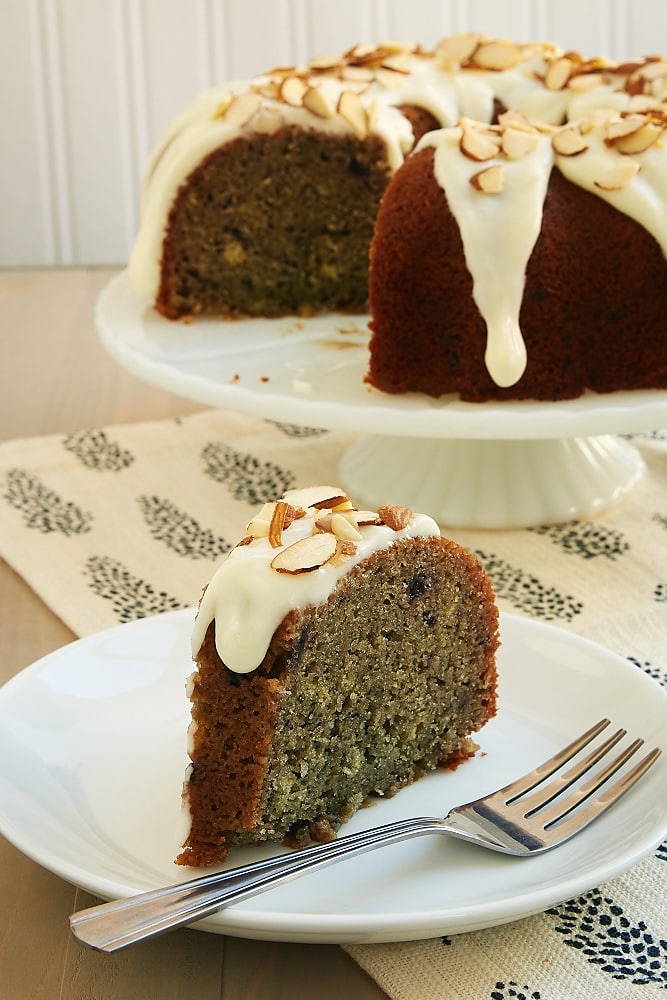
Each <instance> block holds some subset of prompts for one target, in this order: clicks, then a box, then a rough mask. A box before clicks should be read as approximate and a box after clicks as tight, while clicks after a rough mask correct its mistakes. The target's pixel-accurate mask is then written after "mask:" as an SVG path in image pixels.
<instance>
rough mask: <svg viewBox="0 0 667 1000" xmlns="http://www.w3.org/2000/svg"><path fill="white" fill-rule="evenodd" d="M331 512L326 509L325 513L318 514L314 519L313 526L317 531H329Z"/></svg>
mask: <svg viewBox="0 0 667 1000" xmlns="http://www.w3.org/2000/svg"><path fill="white" fill-rule="evenodd" d="M332 517H333V514H331V513H330V512H329V511H327V513H326V514H320V516H319V517H318V518H317V520H316V521H315V527H316V528H317V530H318V531H331V530H332V529H331V518H332Z"/></svg>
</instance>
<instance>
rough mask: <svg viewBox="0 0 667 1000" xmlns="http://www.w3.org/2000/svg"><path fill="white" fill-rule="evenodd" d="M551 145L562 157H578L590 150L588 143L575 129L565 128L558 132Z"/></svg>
mask: <svg viewBox="0 0 667 1000" xmlns="http://www.w3.org/2000/svg"><path fill="white" fill-rule="evenodd" d="M551 143H552V145H553V148H554V150H555V151H556V152H557V153H559V154H560V155H561V156H578V155H579V154H580V153H585V152H586V150H587V149H588V143H587V142H586V140H585V139H584V137H583V136H582V135H581V133H580V132H579V131H578V130H577V129H575V128H564V129H561V130H560V131H559V132H556V134H555V135H554V136H553V138H552V140H551Z"/></svg>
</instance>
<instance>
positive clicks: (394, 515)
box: [378, 503, 412, 531]
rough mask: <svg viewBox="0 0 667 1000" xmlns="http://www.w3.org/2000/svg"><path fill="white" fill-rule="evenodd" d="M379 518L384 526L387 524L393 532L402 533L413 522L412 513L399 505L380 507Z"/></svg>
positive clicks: (391, 504)
mask: <svg viewBox="0 0 667 1000" xmlns="http://www.w3.org/2000/svg"><path fill="white" fill-rule="evenodd" d="M378 517H379V518H380V520H381V521H382V523H383V524H386V525H387V527H388V528H391V529H392V531H401V530H402V529H403V528H407V526H408V524H409V523H410V521H411V520H412V511H411V510H408V508H407V507H399V506H398V505H397V504H393V503H390V504H385V505H384V506H382V507H378Z"/></svg>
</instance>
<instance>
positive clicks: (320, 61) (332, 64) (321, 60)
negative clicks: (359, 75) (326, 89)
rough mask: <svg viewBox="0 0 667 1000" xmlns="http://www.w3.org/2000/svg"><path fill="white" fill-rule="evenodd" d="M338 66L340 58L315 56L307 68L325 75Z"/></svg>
mask: <svg viewBox="0 0 667 1000" xmlns="http://www.w3.org/2000/svg"><path fill="white" fill-rule="evenodd" d="M337 66H340V56H316V57H315V58H314V59H311V60H310V61H309V63H308V68H309V69H312V70H314V71H315V72H321V73H326V72H328V71H330V70H332V69H336V67H337Z"/></svg>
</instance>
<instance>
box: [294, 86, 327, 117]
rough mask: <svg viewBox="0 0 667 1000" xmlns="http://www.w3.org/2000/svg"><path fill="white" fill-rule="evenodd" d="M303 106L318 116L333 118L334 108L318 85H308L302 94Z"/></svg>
mask: <svg viewBox="0 0 667 1000" xmlns="http://www.w3.org/2000/svg"><path fill="white" fill-rule="evenodd" d="M302 103H303V106H304V108H308V110H309V111H312V113H313V114H314V115H317V117H318V118H333V116H334V114H335V110H334V107H333V105H332V104H331V102H330V101H329V100H328V98H327V97H326V96H325V95H324V94H323V93H322V91H321V90H320V88H319V87H309V88H308V90H306V92H305V94H304V95H303V102H302Z"/></svg>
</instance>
